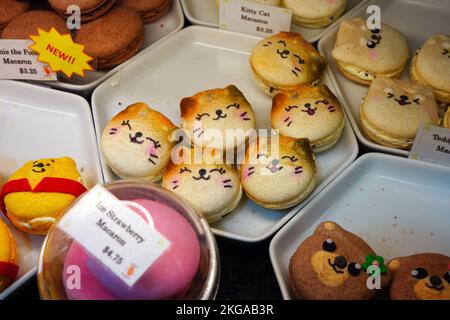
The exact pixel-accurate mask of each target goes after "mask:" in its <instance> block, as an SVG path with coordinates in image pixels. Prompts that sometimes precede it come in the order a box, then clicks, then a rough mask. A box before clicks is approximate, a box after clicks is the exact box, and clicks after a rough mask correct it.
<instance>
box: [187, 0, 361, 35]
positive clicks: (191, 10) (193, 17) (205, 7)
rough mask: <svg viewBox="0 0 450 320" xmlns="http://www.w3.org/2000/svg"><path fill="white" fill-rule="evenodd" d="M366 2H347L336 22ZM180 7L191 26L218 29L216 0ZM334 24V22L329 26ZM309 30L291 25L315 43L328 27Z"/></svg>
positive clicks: (190, 1) (193, 1) (194, 1)
mask: <svg viewBox="0 0 450 320" xmlns="http://www.w3.org/2000/svg"><path fill="white" fill-rule="evenodd" d="M367 1H368V0H348V3H347V9H346V10H345V12H344V14H343V15H342V16H341V18H339V19H338V20H336V21H340V20H341V19H342V18H343V16H345V15H348V14H349V13H350V12H351V11H352V10H354V9H355V7H356V6H359V5H362V4H363V2H367ZM181 5H182V6H183V11H184V14H185V15H186V18H187V19H188V20H189V21H190V22H191V23H192V24H198V25H203V26H208V27H214V28H218V27H219V10H218V8H217V1H216V0H181ZM334 24H336V22H334V23H333V24H331V25H330V26H332V25H334ZM330 26H328V27H325V28H318V29H309V28H303V27H300V26H298V25H296V24H292V29H291V31H292V32H298V33H301V34H302V35H303V37H305V39H306V40H308V41H310V42H315V41H317V40H319V39H320V38H321V37H322V36H323V35H324V33H325V31H326V30H327V29H328V28H329V27H330Z"/></svg>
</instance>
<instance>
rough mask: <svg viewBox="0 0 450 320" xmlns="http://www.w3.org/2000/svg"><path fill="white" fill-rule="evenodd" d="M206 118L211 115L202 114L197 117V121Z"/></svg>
mask: <svg viewBox="0 0 450 320" xmlns="http://www.w3.org/2000/svg"><path fill="white" fill-rule="evenodd" d="M206 116H208V117H210V116H211V115H210V114H209V113H200V114H198V115H197V116H196V117H195V119H196V120H198V121H200V120H201V119H202V118H203V117H206Z"/></svg>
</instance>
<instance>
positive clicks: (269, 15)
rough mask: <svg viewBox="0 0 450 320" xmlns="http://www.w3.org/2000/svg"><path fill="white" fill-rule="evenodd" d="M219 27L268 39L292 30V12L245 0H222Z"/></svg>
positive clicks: (220, 2) (219, 3)
mask: <svg viewBox="0 0 450 320" xmlns="http://www.w3.org/2000/svg"><path fill="white" fill-rule="evenodd" d="M218 5H219V27H220V28H221V29H225V30H231V31H237V32H242V33H248V34H253V35H256V36H261V37H267V36H270V35H272V34H277V33H279V32H281V31H288V32H289V31H290V30H291V20H292V10H291V9H287V8H281V7H275V6H270V5H265V4H259V3H253V2H249V1H243V0H220V1H219V2H218Z"/></svg>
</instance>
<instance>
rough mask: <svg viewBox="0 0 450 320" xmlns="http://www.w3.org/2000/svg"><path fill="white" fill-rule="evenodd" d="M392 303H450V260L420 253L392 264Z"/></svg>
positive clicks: (390, 265)
mask: <svg viewBox="0 0 450 320" xmlns="http://www.w3.org/2000/svg"><path fill="white" fill-rule="evenodd" d="M388 268H389V270H390V271H391V272H392V284H391V288H390V297H391V299H392V300H450V257H448V256H445V255H443V254H438V253H420V254H415V255H412V256H408V257H402V258H395V259H392V260H391V261H389V263H388Z"/></svg>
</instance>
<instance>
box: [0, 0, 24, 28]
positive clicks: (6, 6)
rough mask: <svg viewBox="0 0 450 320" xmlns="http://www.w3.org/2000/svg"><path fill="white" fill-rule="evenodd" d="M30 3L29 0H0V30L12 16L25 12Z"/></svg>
mask: <svg viewBox="0 0 450 320" xmlns="http://www.w3.org/2000/svg"><path fill="white" fill-rule="evenodd" d="M30 7H31V5H30V2H29V1H21V0H2V1H0V32H1V31H2V29H3V28H4V27H5V26H6V25H7V24H8V22H9V21H11V20H12V19H13V18H14V17H17V16H18V15H21V14H22V13H25V12H27V11H28V10H29V9H30Z"/></svg>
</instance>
